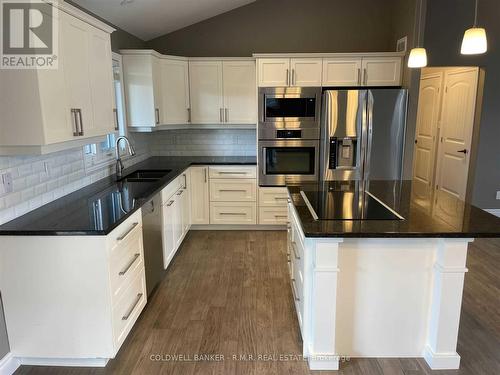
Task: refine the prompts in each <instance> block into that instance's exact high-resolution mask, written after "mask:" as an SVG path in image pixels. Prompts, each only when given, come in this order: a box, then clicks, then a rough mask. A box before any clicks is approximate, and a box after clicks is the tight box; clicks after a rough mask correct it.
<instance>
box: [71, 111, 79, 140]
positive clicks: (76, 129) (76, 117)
mask: <svg viewBox="0 0 500 375" xmlns="http://www.w3.org/2000/svg"><path fill="white" fill-rule="evenodd" d="M77 113H78V110H77V109H76V108H71V114H72V115H73V122H74V123H75V131H74V132H73V136H74V137H78V136H79V135H80V133H79V132H78V115H77Z"/></svg>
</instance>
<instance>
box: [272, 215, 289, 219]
mask: <svg viewBox="0 0 500 375" xmlns="http://www.w3.org/2000/svg"><path fill="white" fill-rule="evenodd" d="M274 217H275V218H276V219H277V218H280V217H285V218H287V219H288V215H274Z"/></svg>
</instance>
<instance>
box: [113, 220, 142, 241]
mask: <svg viewBox="0 0 500 375" xmlns="http://www.w3.org/2000/svg"><path fill="white" fill-rule="evenodd" d="M138 225H139V223H134V224H132V226H131V227H130V229H129V230H127V231H126V232H125V233H124V234H122V235H121V236H120V237H118V238H117V239H116V240H117V241H123V240H124V239H125V238H127V236H128V235H129V234H130V232H132V231H133V230H134V228H135V227H136V226H138Z"/></svg>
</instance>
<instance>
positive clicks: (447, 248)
mask: <svg viewBox="0 0 500 375" xmlns="http://www.w3.org/2000/svg"><path fill="white" fill-rule="evenodd" d="M472 241H473V240H472V239H440V240H439V242H438V244H437V249H436V258H435V263H434V277H433V286H432V302H431V307H430V316H429V329H428V333H427V344H426V347H425V351H424V358H425V360H426V362H427V363H428V365H429V367H430V368H431V369H433V370H452V369H458V368H459V367H460V355H459V354H458V353H457V352H456V348H457V340H458V328H459V324H460V310H461V307H462V296H463V286H464V278H465V273H466V272H467V268H466V261H467V249H468V245H469V243H470V242H472Z"/></svg>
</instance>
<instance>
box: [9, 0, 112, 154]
mask: <svg viewBox="0 0 500 375" xmlns="http://www.w3.org/2000/svg"><path fill="white" fill-rule="evenodd" d="M59 7H60V12H59V19H58V20H57V25H58V27H59V36H60V37H59V55H58V57H59V61H58V65H59V66H58V69H54V70H45V69H41V70H0V86H1V87H2V89H3V90H4V92H8V93H9V94H8V95H2V97H1V99H0V111H1V113H2V124H1V126H0V154H43V153H47V152H51V151H56V150H62V149H65V148H70V147H75V146H76V145H79V144H85V143H88V141H86V142H85V140H86V139H88V138H92V137H100V136H104V135H106V134H108V133H112V132H113V131H114V130H115V122H114V113H113V108H114V107H113V76H112V59H111V39H110V33H111V32H112V31H113V29H112V28H110V27H109V26H107V25H105V24H103V23H101V22H100V21H97V20H95V19H93V18H91V17H89V16H88V15H82V14H80V11H78V10H76V9H75V8H73V7H71V6H69V5H67V4H64V5H59ZM84 20H85V21H84ZM91 23H92V24H91Z"/></svg>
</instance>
